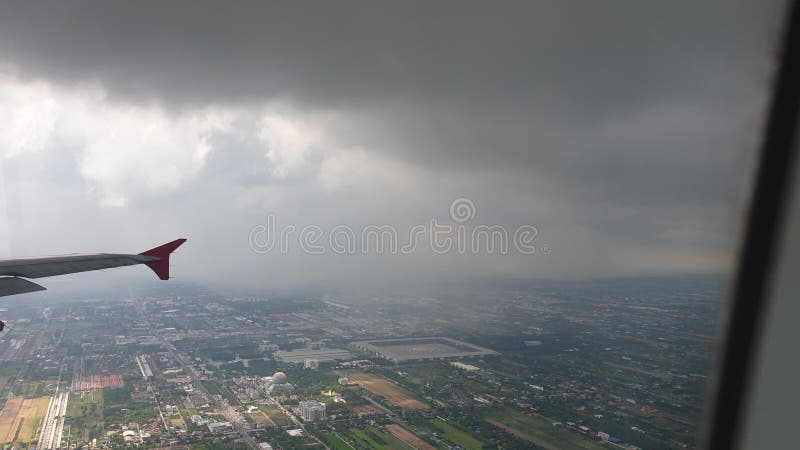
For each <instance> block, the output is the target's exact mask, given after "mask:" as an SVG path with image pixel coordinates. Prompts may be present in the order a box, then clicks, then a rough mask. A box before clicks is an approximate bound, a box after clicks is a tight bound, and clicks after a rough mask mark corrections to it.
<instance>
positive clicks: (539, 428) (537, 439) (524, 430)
mask: <svg viewBox="0 0 800 450" xmlns="http://www.w3.org/2000/svg"><path fill="white" fill-rule="evenodd" d="M486 421H487V422H489V423H490V424H492V425H494V426H496V427H498V428H502V429H503V430H505V431H507V432H509V433H511V434H513V435H514V436H516V437H517V438H519V439H522V440H524V441H528V442H531V443H533V444H535V445H537V446H539V447H543V448H546V449H548V450H557V449H560V448H564V447H569V448H575V449H587V450H594V449H604V448H610V447H609V446H606V445H605V444H603V443H602V442H600V441H596V440H594V439H592V438H591V437H589V436H586V435H583V434H579V433H577V432H574V431H570V430H565V429H563V428H556V427H554V426H553V424H552V423H550V421H548V420H545V419H543V418H540V417H535V416H528V415H525V414H521V413H518V412H516V411H513V410H510V409H503V410H497V411H493V412H491V413H490V414H488V415H487V416H486Z"/></svg>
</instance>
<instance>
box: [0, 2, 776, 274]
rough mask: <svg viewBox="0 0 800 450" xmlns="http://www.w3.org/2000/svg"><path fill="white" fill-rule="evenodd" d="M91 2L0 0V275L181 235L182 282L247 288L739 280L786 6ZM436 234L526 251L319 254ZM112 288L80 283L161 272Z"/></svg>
mask: <svg viewBox="0 0 800 450" xmlns="http://www.w3.org/2000/svg"><path fill="white" fill-rule="evenodd" d="M86 3H87V4H86V5H85V6H86V7H80V8H78V7H75V4H73V3H69V4H67V3H35V4H32V3H31V2H3V4H2V5H1V6H0V166H2V173H0V175H1V178H2V185H0V204H2V207H0V214H2V215H0V242H2V243H3V245H2V246H0V253H2V255H3V257H21V256H32V255H43V254H59V253H72V252H139V251H142V250H145V249H147V248H150V247H152V246H154V245H157V244H159V243H162V242H166V241H169V240H172V239H174V238H177V237H186V238H188V239H189V242H188V243H187V244H186V245H185V246H184V247H183V248H181V251H180V253H179V254H178V255H176V257H175V259H174V260H173V265H174V268H173V275H174V276H176V277H178V278H179V279H184V280H194V281H201V282H203V283H205V284H208V285H211V286H229V285H236V286H247V287H253V288H259V287H263V288H285V287H291V286H307V285H315V286H327V285H336V286H358V285H360V284H363V283H383V282H386V283H395V284H396V283H417V282H421V281H433V280H458V279H462V278H470V277H476V276H481V277H504V278H537V279H542V278H553V279H565V278H573V279H575V278H592V277H606V276H631V275H641V274H645V275H660V274H707V273H713V274H720V273H726V272H727V271H728V270H729V268H730V265H731V263H732V258H733V256H734V255H735V252H736V238H737V233H738V230H739V224H740V218H741V216H742V212H743V210H744V208H745V207H746V206H747V205H746V201H747V192H748V187H749V183H750V174H751V166H752V160H753V154H752V150H753V148H754V146H755V144H756V142H757V141H758V138H759V129H760V128H759V127H760V125H761V113H762V112H763V108H764V105H765V102H766V95H767V92H768V87H769V80H770V76H771V71H772V67H771V57H772V51H771V49H772V48H773V45H774V42H775V39H776V38H777V36H776V34H775V32H774V30H775V25H776V24H777V23H778V22H779V13H780V8H779V6H781V5H780V4H778V3H776V2H755V1H750V2H733V3H732V2H724V3H723V2H719V3H717V2H703V3H702V4H698V3H691V4H689V3H679V2H649V3H644V2H637V1H634V2H572V1H569V2H563V1H557V2H556V1H553V2H499V3H498V2H491V3H490V2H483V3H479V2H466V3H464V2H437V3H436V4H431V3H429V2H404V3H403V4H400V3H395V2H391V3H390V2H335V3H334V2H330V3H329V2H326V3H323V4H320V3H314V4H313V5H308V4H304V2H274V3H263V2H254V3H251V2H237V3H235V4H234V5H232V6H231V7H228V8H223V9H220V8H218V7H213V5H211V4H206V3H205V2H126V3H113V4H112V3H111V2H97V3H94V4H91V7H90V4H89V2H86ZM457 199H466V200H468V201H469V205H470V206H471V207H472V210H471V211H470V215H469V217H468V218H467V219H468V220H465V221H463V222H461V221H460V220H461V219H458V220H456V219H457V218H454V217H453V216H452V215H451V205H453V204H454V203H453V202H454V201H455V200H457ZM270 217H271V218H274V222H275V224H276V227H277V228H282V227H285V226H287V225H290V226H294V227H295V229H296V231H295V233H294V234H292V235H290V236H289V237H288V238H287V240H288V242H289V243H288V247H289V248H288V249H287V251H281V250H280V248H279V247H280V245H276V246H275V248H273V249H272V251H264V250H265V248H264V247H263V245H262V244H264V239H265V236H264V235H263V234H259V233H258V232H256V233H254V231H259V230H263V229H264V228H263V227H265V226H266V225H268V222H269V220H271V219H270ZM432 220H435V221H437V222H436V223H438V224H441V225H450V226H452V227H454V229H455V228H457V227H458V226H464V227H467V232H469V231H470V230H472V229H474V227H477V226H481V225H487V226H494V225H497V226H499V227H502V228H503V229H504V230H508V233H509V236H511V237H512V238H513V234H514V230H518V229H519V228H520V227H523V226H530V227H535V229H536V235H535V239H534V241H533V243H534V244H535V245H536V249H537V250H538V251H536V252H534V253H533V254H528V253H524V252H519V251H514V249H512V250H511V251H509V252H508V254H498V253H497V252H494V253H492V252H488V251H477V252H469V251H467V252H459V251H457V250H452V251H446V252H438V251H435V249H431V245H429V244H430V242H428V241H429V240H431V238H430V235H429V234H425V235H423V236H422V237H421V238H420V240H419V246H418V247H417V248H416V249H415V250H414V251H409V252H401V251H398V252H394V253H393V252H388V251H385V252H378V251H371V249H367V250H368V251H358V250H359V249H357V251H354V252H344V253H345V254H340V253H341V252H336V251H333V250H332V249H331V248H329V247H330V246H331V242H330V240H329V239H328V234H327V233H329V232H330V231H331V230H333V229H334V228H335V227H336V226H340V227H346V228H348V229H351V230H354V235H357V236H360V235H361V230H364V229H365V228H366V227H369V226H384V225H388V226H391V227H393V229H395V230H397V236H398V238H399V246H403V244H405V243H407V242H408V241H409V239H410V236H412V235H413V232H412V230H413V229H414V227H415V226H416V225H420V224H421V225H424V226H426V227H430V224H431V221H432ZM307 226H313V227H318V229H320V230H321V231H322V232H323V233H324V236H323V238H322V240H321V241H320V242H322V244H321V245H322V247H324V248H325V249H326V250H327V251H325V252H324V254H310V253H313V252H308V251H305V249H304V248H303V247H302V246H301V245H300V244H299V243H298V240H297V236H299V234H300V230H301V229H303V228H304V227H307ZM260 227H261V228H260ZM254 237H255V238H256V245H255V246H254V240H253V238H254ZM259 245H262V246H261V247H260V246H259ZM116 272H120V273H119V274H117V273H116ZM122 272H135V274H134V275H131V274H130V273H128V274H127V275H125V274H122ZM111 273H112V274H113V275H103V276H102V277H99V276H96V275H89V274H87V275H81V276H82V277H97V278H103V279H110V280H112V281H113V279H114V277H124V276H133V277H140V278H141V279H147V280H149V279H150V278H151V277H152V275H151V274H149V273H146V270H144V269H141V270H130V271H127V270H125V271H112V272H111ZM89 279H93V278H89Z"/></svg>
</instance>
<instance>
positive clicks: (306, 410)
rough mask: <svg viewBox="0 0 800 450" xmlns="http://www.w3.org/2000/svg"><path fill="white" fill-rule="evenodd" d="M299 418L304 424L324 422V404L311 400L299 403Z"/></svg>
mask: <svg viewBox="0 0 800 450" xmlns="http://www.w3.org/2000/svg"><path fill="white" fill-rule="evenodd" d="M300 417H302V418H303V420H305V421H306V422H319V421H320V420H325V404H324V403H320V402H315V401H313V400H304V401H302V402H300Z"/></svg>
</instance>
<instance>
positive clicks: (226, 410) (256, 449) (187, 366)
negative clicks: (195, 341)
mask: <svg viewBox="0 0 800 450" xmlns="http://www.w3.org/2000/svg"><path fill="white" fill-rule="evenodd" d="M131 300H132V301H133V304H134V305H135V306H136V311H138V312H139V315H140V316H141V317H142V319H143V320H144V321H145V323H147V327H148V328H149V329H150V330H151V331H152V333H153V335H154V336H156V337H157V338H158V340H159V341H160V342H161V345H162V346H163V347H164V348H166V349H167V350H168V351H169V353H170V356H172V357H173V358H175V359H176V360H177V361H178V362H179V363H180V365H181V367H182V368H183V370H184V372H186V373H187V374H189V376H191V377H192V380H194V385H195V387H196V388H197V389H198V390H199V391H200V392H202V393H203V395H205V396H206V397H207V398H208V399H209V401H210V402H211V404H212V406H213V407H214V408H216V409H218V410H220V411H222V412H223V414H225V417H226V418H228V419H229V420H230V419H231V418H229V417H228V414H230V405H227V402H226V404H225V405H223V404H222V403H221V402H219V401H218V400H217V399H216V398H215V397H214V396H213V395H211V394H210V393H209V392H208V390H207V389H206V387H205V386H203V383H201V382H200V375H199V374H198V373H197V371H195V369H194V366H192V364H191V363H190V362H188V361H187V360H186V359H187V358H186V356H184V355H182V354H181V353H180V352H179V351H178V350H177V349H176V348H175V346H174V345H172V343H171V342H169V341H167V340H166V339H164V336H163V334H161V330H159V329H157V328H155V327H153V326H152V324H151V323H150V318H148V317H147V315H146V314H145V313H144V311H143V310H142V306H141V305H140V304H139V302H138V301H136V300H133V299H131ZM233 419H234V420H230V422H231V425H233V428H234V429H235V430H236V431H237V432H238V433H239V435H240V436H241V437H242V439H244V441H245V442H246V443H247V445H248V446H249V447H250V448H251V449H253V450H260V449H261V446H259V445H258V442H256V440H255V439H253V437H252V436H250V434H248V433H247V430H245V429H244V427H242V424H241V421H239V420H235V418H233Z"/></svg>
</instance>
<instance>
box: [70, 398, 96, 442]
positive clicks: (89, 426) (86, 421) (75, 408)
mask: <svg viewBox="0 0 800 450" xmlns="http://www.w3.org/2000/svg"><path fill="white" fill-rule="evenodd" d="M67 423H69V424H70V436H72V437H73V438H78V439H82V440H84V441H88V440H90V439H93V438H99V437H102V436H103V391H102V389H95V390H94V391H91V392H90V393H87V394H86V395H85V396H83V397H81V396H80V395H77V394H75V395H70V397H69V403H67Z"/></svg>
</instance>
